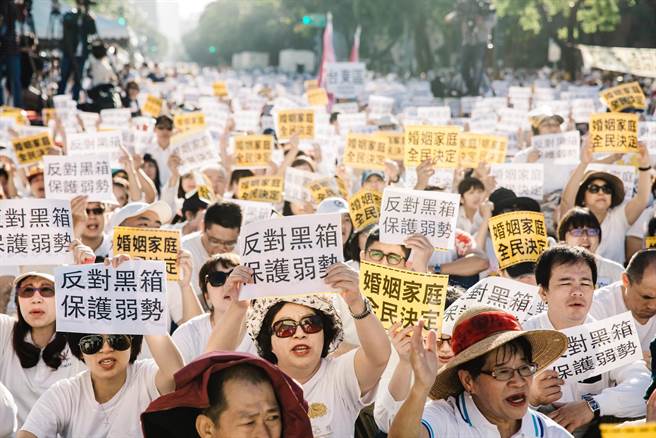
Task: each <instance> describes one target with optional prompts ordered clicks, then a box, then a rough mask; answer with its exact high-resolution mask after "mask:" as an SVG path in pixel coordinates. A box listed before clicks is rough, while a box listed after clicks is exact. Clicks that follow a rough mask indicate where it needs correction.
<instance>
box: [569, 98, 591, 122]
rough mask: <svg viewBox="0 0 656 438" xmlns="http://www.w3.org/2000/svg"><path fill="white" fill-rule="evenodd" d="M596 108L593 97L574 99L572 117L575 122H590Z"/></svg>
mask: <svg viewBox="0 0 656 438" xmlns="http://www.w3.org/2000/svg"><path fill="white" fill-rule="evenodd" d="M596 110H597V109H596V108H595V101H594V100H593V99H589V98H581V99H572V118H573V119H574V123H588V122H589V121H590V116H592V114H593V113H594V112H595V111H596Z"/></svg>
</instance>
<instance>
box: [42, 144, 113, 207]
mask: <svg viewBox="0 0 656 438" xmlns="http://www.w3.org/2000/svg"><path fill="white" fill-rule="evenodd" d="M43 167H44V178H45V180H44V182H45V189H46V198H47V199H73V198H74V197H76V196H80V195H85V196H88V197H89V199H88V200H89V201H96V202H110V203H116V198H115V197H114V191H113V189H112V166H111V164H110V159H109V155H108V154H102V155H101V154H98V155H88V156H85V157H82V156H67V155H61V156H60V155H45V156H44V157H43Z"/></svg>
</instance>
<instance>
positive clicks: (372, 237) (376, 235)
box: [364, 225, 410, 260]
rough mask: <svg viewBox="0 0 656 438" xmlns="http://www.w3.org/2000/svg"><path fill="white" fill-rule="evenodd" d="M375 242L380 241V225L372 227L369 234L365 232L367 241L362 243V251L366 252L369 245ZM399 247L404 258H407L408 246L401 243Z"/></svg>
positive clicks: (408, 255)
mask: <svg viewBox="0 0 656 438" xmlns="http://www.w3.org/2000/svg"><path fill="white" fill-rule="evenodd" d="M376 242H380V227H379V226H378V225H376V226H375V227H373V228H372V229H371V230H370V231H369V234H367V242H366V243H365V244H364V252H367V251H368V250H369V248H370V247H371V245H373V244H374V243H376ZM401 248H403V254H404V255H405V259H406V260H408V257H410V248H406V247H405V245H401Z"/></svg>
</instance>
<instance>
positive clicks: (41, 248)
mask: <svg viewBox="0 0 656 438" xmlns="http://www.w3.org/2000/svg"><path fill="white" fill-rule="evenodd" d="M72 239H73V218H72V216H71V204H70V201H66V200H59V199H8V200H3V201H0V266H20V265H61V264H65V263H72V262H73V255H72V254H71V253H70V252H69V251H68V246H69V245H70V243H71V240H72Z"/></svg>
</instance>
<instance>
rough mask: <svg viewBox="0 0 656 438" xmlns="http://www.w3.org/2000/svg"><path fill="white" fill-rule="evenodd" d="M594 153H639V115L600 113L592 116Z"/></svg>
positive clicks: (591, 138) (591, 134) (591, 129)
mask: <svg viewBox="0 0 656 438" xmlns="http://www.w3.org/2000/svg"><path fill="white" fill-rule="evenodd" d="M590 142H591V144H592V151H593V152H611V153H620V154H624V153H631V152H638V115H637V114H624V113H599V114H592V115H591V116H590Z"/></svg>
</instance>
